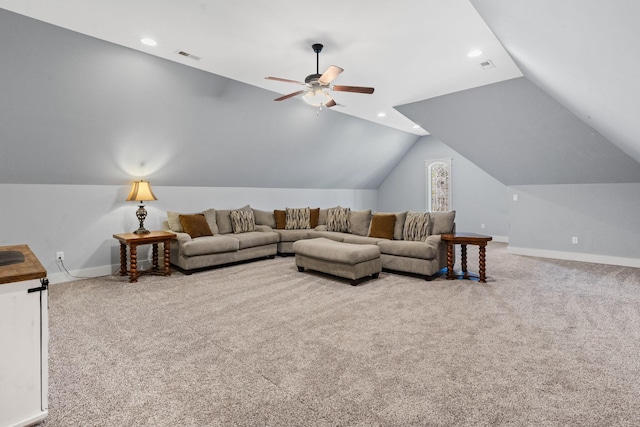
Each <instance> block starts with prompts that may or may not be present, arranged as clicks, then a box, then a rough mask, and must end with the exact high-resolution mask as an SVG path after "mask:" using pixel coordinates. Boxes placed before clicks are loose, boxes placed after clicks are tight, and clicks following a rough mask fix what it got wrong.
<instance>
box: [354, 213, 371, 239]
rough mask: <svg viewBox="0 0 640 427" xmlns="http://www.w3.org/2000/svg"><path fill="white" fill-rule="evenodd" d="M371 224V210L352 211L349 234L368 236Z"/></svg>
mask: <svg viewBox="0 0 640 427" xmlns="http://www.w3.org/2000/svg"><path fill="white" fill-rule="evenodd" d="M370 223H371V209H368V210H366V211H351V212H350V213H349V233H351V234H356V235H358V236H366V235H367V234H368V233H369V224H370Z"/></svg>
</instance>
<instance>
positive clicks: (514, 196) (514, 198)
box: [513, 194, 518, 202]
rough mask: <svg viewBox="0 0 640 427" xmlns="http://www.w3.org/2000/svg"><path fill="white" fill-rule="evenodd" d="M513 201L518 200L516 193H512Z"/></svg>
mask: <svg viewBox="0 0 640 427" xmlns="http://www.w3.org/2000/svg"><path fill="white" fill-rule="evenodd" d="M513 201H514V202H517V201H518V195H517V194H514V195H513Z"/></svg>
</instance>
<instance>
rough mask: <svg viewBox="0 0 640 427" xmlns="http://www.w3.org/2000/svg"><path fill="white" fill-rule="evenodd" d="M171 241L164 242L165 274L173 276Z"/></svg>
mask: <svg viewBox="0 0 640 427" xmlns="http://www.w3.org/2000/svg"><path fill="white" fill-rule="evenodd" d="M170 245H171V242H169V241H167V242H164V243H163V246H164V275H165V276H171V266H170V265H169V261H170V259H169V257H170V250H169V249H170V248H171V246H170Z"/></svg>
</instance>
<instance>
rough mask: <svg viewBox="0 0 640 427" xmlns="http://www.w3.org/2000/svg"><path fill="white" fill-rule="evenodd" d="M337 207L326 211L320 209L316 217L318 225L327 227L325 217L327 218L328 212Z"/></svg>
mask: <svg viewBox="0 0 640 427" xmlns="http://www.w3.org/2000/svg"><path fill="white" fill-rule="evenodd" d="M337 207H339V206H336V207H334V208H328V209H320V213H319V215H318V225H327V217H328V216H329V210H331V209H335V208H337Z"/></svg>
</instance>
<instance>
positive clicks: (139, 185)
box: [127, 181, 158, 202]
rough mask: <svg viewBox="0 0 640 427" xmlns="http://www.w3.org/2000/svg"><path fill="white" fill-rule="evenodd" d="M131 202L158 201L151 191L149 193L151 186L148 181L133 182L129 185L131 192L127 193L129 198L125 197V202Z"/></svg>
mask: <svg viewBox="0 0 640 427" xmlns="http://www.w3.org/2000/svg"><path fill="white" fill-rule="evenodd" d="M132 200H137V201H139V202H144V201H148V200H158V199H157V198H156V196H155V194H153V191H151V185H150V184H149V182H148V181H133V183H132V184H131V192H130V193H129V197H127V202H130V201H132Z"/></svg>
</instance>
